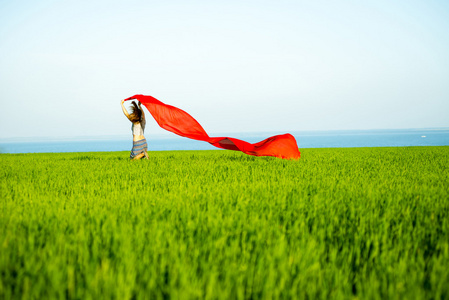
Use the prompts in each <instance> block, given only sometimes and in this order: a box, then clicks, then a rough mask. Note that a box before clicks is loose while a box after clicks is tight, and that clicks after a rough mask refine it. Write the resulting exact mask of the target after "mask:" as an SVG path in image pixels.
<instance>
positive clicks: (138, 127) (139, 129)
mask: <svg viewBox="0 0 449 300" xmlns="http://www.w3.org/2000/svg"><path fill="white" fill-rule="evenodd" d="M145 125H146V122H145V119H142V120H141V121H140V122H136V123H133V125H132V126H131V130H132V132H133V135H143V131H144V130H145Z"/></svg>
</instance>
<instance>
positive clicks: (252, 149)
mask: <svg viewBox="0 0 449 300" xmlns="http://www.w3.org/2000/svg"><path fill="white" fill-rule="evenodd" d="M132 99H137V100H139V101H140V102H141V103H142V104H143V105H144V106H145V107H146V108H147V109H148V111H149V112H150V113H151V115H152V116H153V118H154V119H155V120H156V122H157V123H158V124H159V126H161V127H162V128H164V129H165V130H168V131H171V132H173V133H176V134H177V135H180V136H183V137H187V138H190V139H194V140H199V141H205V142H208V143H210V144H211V145H213V146H215V147H218V148H222V149H228V150H236V151H242V152H243V153H246V154H249V155H254V156H275V157H279V158H285V159H298V158H300V157H301V153H300V152H299V150H298V145H297V144H296V140H295V138H294V137H293V136H292V135H291V134H289V133H287V134H282V135H275V136H272V137H269V138H267V139H265V140H263V141H261V142H258V143H255V144H251V143H248V142H245V141H242V140H239V139H234V138H230V137H209V135H208V134H207V133H206V131H205V130H204V129H203V127H202V126H201V125H200V123H198V122H197V121H196V120H195V119H194V118H193V117H192V116H191V115H189V114H188V113H186V112H185V111H183V110H182V109H179V108H177V107H174V106H171V105H167V104H165V103H162V102H161V101H159V100H157V99H156V98H154V97H152V96H145V95H134V96H132V97H129V98H127V99H125V101H126V100H132Z"/></svg>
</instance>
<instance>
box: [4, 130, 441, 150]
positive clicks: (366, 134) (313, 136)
mask: <svg viewBox="0 0 449 300" xmlns="http://www.w3.org/2000/svg"><path fill="white" fill-rule="evenodd" d="M283 133H285V132H269V133H267V132H256V133H254V132H252V133H226V134H225V133H220V134H210V136H228V137H233V138H238V139H242V140H244V141H247V142H251V143H255V142H259V141H261V140H263V139H266V138H268V137H270V136H273V135H276V134H283ZM290 133H291V134H293V136H294V137H295V138H296V141H297V142H298V147H299V149H301V148H335V147H338V148H339V147H401V146H447V145H449V128H432V129H395V130H335V131H297V132H290ZM145 136H146V138H147V141H148V146H149V151H164V150H215V149H217V148H215V147H213V146H211V145H209V144H208V143H206V142H201V141H195V140H190V139H187V138H183V137H180V136H177V135H174V134H173V135H170V136H165V135H164V136H151V133H147V134H146V135H145ZM131 148H132V136H131V135H130V136H116V137H114V136H109V137H78V138H59V139H56V138H29V139H18V138H10V139H3V140H1V139H0V153H40V152H41V153H48V152H97V151H125V150H128V151H129V150H130V149H131Z"/></svg>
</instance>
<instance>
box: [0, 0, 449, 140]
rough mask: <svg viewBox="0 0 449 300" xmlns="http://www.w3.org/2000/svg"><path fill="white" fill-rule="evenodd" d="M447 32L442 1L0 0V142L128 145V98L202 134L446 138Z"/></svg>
mask: <svg viewBox="0 0 449 300" xmlns="http://www.w3.org/2000/svg"><path fill="white" fill-rule="evenodd" d="M448 28H449V1H445V0H440V1H436V0H421V1H416V0H407V1H405V0H404V1H399V0H398V1H390V0H366V1H349V0H342V1H338V0H336V1H329V0H328V1H324V0H317V1H300V0H295V1H293V0H289V1H287V0H279V1H265V0H257V1H255V0H254V1H252V0H250V1H243V0H241V1H234V0H228V1H188V0H184V1H170V0H167V1H149V0H147V1H144V0H142V1H139V0H130V1H114V0H112V1H102V0H98V1H96V0H66V1H51V0H40V1H25V0H0V101H1V103H0V105H1V107H2V110H1V111H2V116H1V118H0V138H27V137H83V136H86V137H87V136H123V135H127V134H129V135H130V136H131V123H130V122H129V121H128V120H127V119H126V117H125V116H124V115H123V113H122V111H121V108H120V100H121V99H124V98H127V97H129V96H132V95H134V94H145V95H151V96H153V97H156V98H157V99H159V100H161V101H162V102H164V103H167V104H170V105H174V106H177V107H179V108H181V109H183V110H185V111H187V112H188V113H189V114H191V115H192V116H193V117H194V118H195V119H197V120H198V122H199V123H200V124H201V125H202V126H203V127H204V128H205V130H206V131H207V132H208V133H209V134H210V135H213V133H220V132H274V133H279V134H281V133H286V132H293V131H303V130H304V131H308V130H346V129H348V130H354V129H355V130H358V129H360V130H364V129H401V128H432V127H449V30H448ZM147 119H148V118H147ZM163 133H164V131H163V130H162V129H160V128H159V127H158V126H157V124H156V123H155V122H154V121H151V120H150V121H148V124H147V128H146V137H147V138H149V136H151V134H163Z"/></svg>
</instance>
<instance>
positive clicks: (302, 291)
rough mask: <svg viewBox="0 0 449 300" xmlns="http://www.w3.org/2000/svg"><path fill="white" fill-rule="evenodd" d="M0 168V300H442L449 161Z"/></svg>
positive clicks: (57, 160) (443, 154) (434, 154)
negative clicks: (332, 299)
mask: <svg viewBox="0 0 449 300" xmlns="http://www.w3.org/2000/svg"><path fill="white" fill-rule="evenodd" d="M301 152H302V153H301V154H302V158H301V159H300V160H298V161H286V160H281V159H277V158H270V157H252V156H247V155H244V154H242V153H239V152H233V151H173V152H168V151H164V152H150V160H148V161H137V162H136V161H135V162H131V161H129V160H128V158H127V157H128V155H129V153H127V152H110V153H55V154H1V155H0V178H1V185H0V193H1V199H0V298H1V299H12V298H14V299H18V298H20V299H36V298H40V299H54V298H69V299H101V298H105V299H110V298H115V299H168V298H172V299H203V298H205V299H271V298H276V299H291V298H309V299H328V298H342V299H351V298H354V299H356V298H363V299H417V298H419V299H447V298H448V297H449V285H448V284H447V283H448V282H449V200H448V199H449V171H448V167H447V166H448V165H449V147H403V148H399V147H398V148H344V149H304V150H302V151H301Z"/></svg>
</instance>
